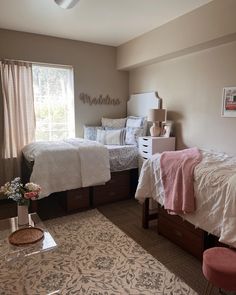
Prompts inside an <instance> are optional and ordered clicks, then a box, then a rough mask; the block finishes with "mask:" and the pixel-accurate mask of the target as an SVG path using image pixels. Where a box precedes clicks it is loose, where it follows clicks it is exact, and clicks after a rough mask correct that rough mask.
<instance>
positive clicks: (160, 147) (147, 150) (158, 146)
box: [139, 136, 175, 168]
mask: <svg viewBox="0 0 236 295" xmlns="http://www.w3.org/2000/svg"><path fill="white" fill-rule="evenodd" d="M174 150H175V137H152V136H144V137H139V155H140V160H141V161H140V162H141V163H140V164H141V165H142V162H143V160H147V159H149V158H150V157H151V156H152V155H153V154H156V153H162V152H165V151H174ZM140 168H141V167H140Z"/></svg>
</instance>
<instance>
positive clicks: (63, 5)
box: [55, 0, 79, 9]
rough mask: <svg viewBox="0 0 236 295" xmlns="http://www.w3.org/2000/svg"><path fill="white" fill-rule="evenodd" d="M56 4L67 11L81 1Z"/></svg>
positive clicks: (71, 0)
mask: <svg viewBox="0 0 236 295" xmlns="http://www.w3.org/2000/svg"><path fill="white" fill-rule="evenodd" d="M55 2H56V3H57V5H59V6H60V7H62V8H65V9H69V8H72V7H74V6H75V5H76V4H77V3H78V2H79V0H55Z"/></svg>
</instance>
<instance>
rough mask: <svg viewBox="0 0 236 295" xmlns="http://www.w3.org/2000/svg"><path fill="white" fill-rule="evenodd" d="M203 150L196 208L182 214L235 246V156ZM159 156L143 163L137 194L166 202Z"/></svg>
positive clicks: (196, 177)
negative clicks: (191, 211)
mask: <svg viewBox="0 0 236 295" xmlns="http://www.w3.org/2000/svg"><path fill="white" fill-rule="evenodd" d="M201 152H202V155H203V160H202V161H201V163H200V164H198V165H197V166H196V168H195V171H194V193H195V198H196V211H195V212H194V213H191V214H185V215H182V217H183V218H184V219H186V220H187V221H189V222H190V223H192V224H194V225H195V226H196V227H199V228H202V229H204V230H205V231H207V232H208V233H212V234H214V235H216V236H218V237H219V238H220V241H221V242H223V243H226V244H228V245H231V246H233V247H236V157H230V156H228V155H226V154H222V153H212V152H207V151H201ZM159 160H160V154H156V155H154V156H153V157H152V158H151V159H149V160H147V161H145V163H144V165H143V167H142V170H141V174H140V178H139V184H138V187H137V191H136V195H135V197H136V199H138V200H139V201H140V202H143V201H144V200H145V199H146V198H153V199H154V200H155V201H157V202H158V203H160V204H161V205H163V204H164V191H163V186H162V182H161V177H160V162H159Z"/></svg>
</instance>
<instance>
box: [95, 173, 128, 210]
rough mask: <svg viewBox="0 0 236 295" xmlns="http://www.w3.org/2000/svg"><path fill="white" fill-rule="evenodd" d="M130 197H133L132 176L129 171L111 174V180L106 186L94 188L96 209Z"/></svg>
mask: <svg viewBox="0 0 236 295" xmlns="http://www.w3.org/2000/svg"><path fill="white" fill-rule="evenodd" d="M129 197H131V174H130V171H129V170H128V171H122V172H113V173H111V180H110V181H108V182H107V183H106V184H105V185H98V186H94V187H93V205H94V206H95V207H96V206H98V205H102V204H105V203H110V202H113V201H119V200H124V199H128V198H129Z"/></svg>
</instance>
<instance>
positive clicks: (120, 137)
mask: <svg viewBox="0 0 236 295" xmlns="http://www.w3.org/2000/svg"><path fill="white" fill-rule="evenodd" d="M97 141H98V142H100V143H102V144H109V145H124V144H125V129H124V128H123V129H110V130H109V129H108V130H98V132H97Z"/></svg>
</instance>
